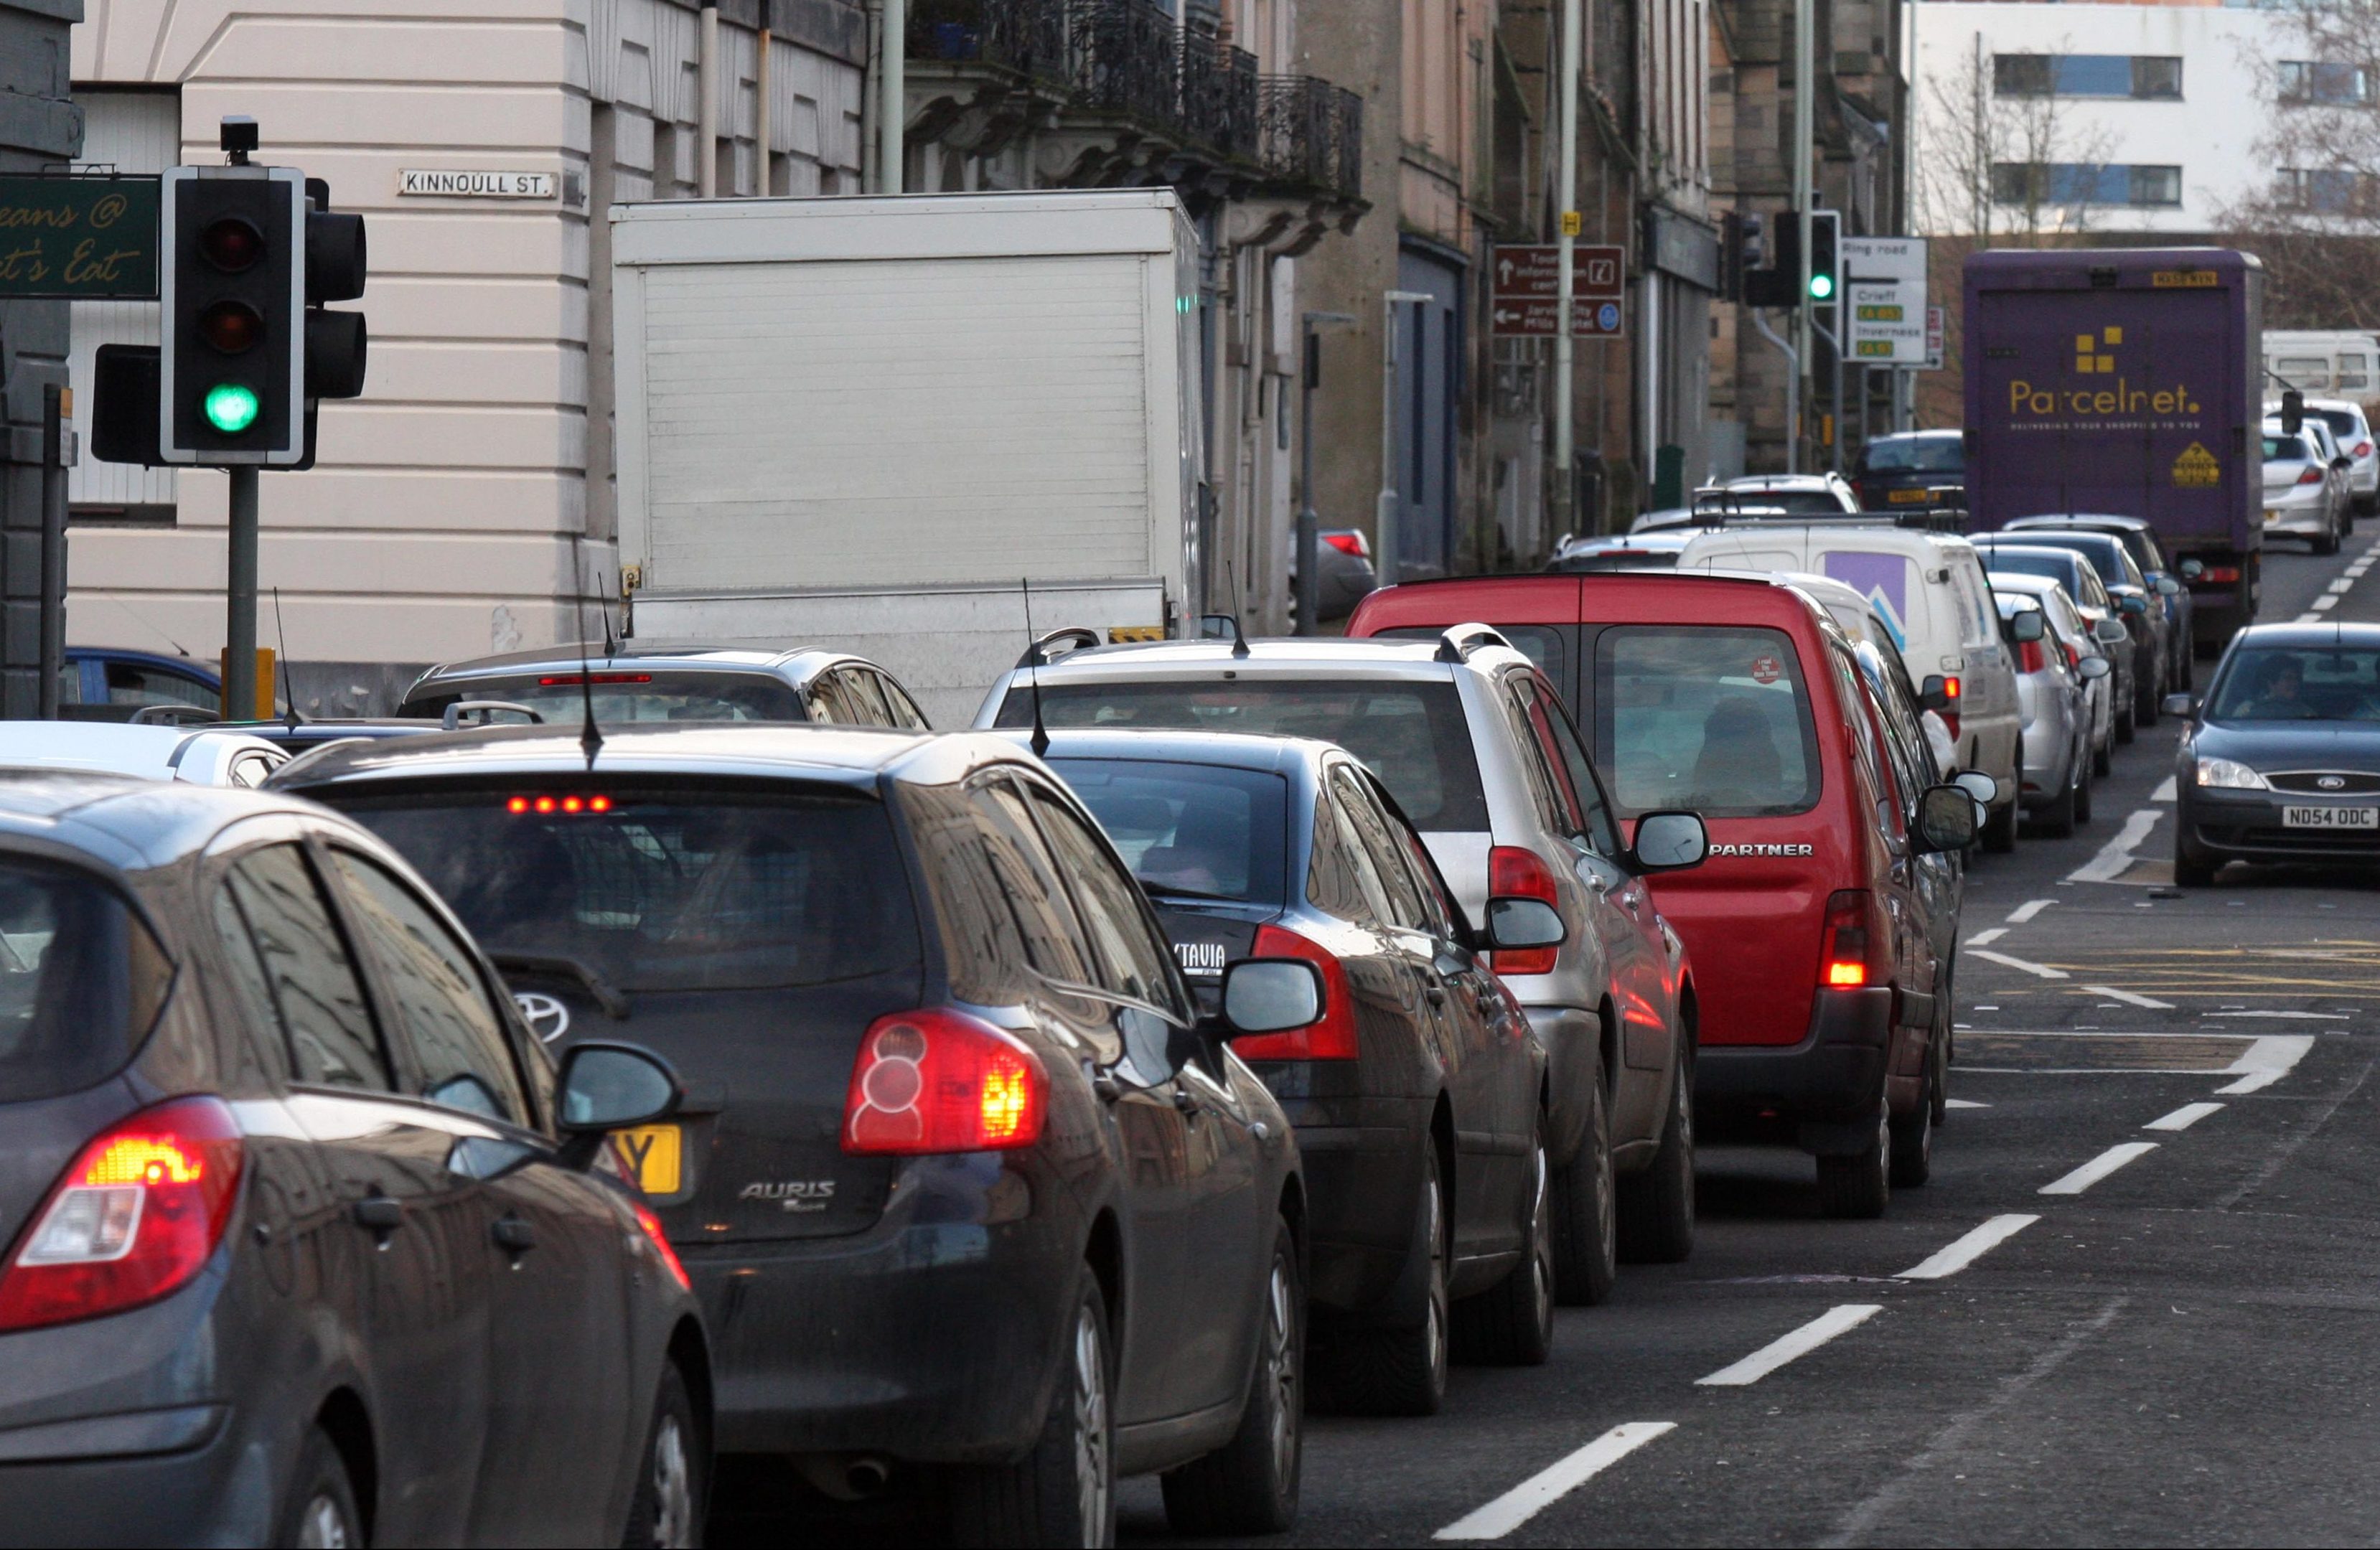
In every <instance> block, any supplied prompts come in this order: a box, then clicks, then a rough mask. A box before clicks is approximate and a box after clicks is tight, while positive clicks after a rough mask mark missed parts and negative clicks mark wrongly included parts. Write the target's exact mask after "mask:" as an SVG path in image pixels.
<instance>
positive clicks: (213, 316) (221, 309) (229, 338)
mask: <svg viewBox="0 0 2380 1550" xmlns="http://www.w3.org/2000/svg"><path fill="white" fill-rule="evenodd" d="M199 337H200V338H201V339H204V340H205V341H206V342H207V343H208V344H210V345H213V346H214V347H215V348H216V349H218V350H221V351H222V352H223V353H224V354H225V355H227V356H236V355H238V354H240V353H241V352H243V351H245V350H247V349H248V348H249V346H251V345H254V344H255V343H256V342H257V341H258V340H260V339H261V338H263V337H264V319H263V318H262V317H261V316H260V315H259V314H258V312H257V310H256V309H255V308H253V307H250V306H249V304H248V303H247V302H244V301H218V302H216V303H215V304H214V305H213V306H212V307H210V308H208V309H206V310H205V311H203V312H201V313H200V314H199Z"/></svg>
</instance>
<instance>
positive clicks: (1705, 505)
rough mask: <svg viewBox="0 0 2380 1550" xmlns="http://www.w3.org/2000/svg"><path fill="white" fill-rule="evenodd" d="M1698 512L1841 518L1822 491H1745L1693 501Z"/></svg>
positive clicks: (1831, 499)
mask: <svg viewBox="0 0 2380 1550" xmlns="http://www.w3.org/2000/svg"><path fill="white" fill-rule="evenodd" d="M1694 510H1696V511H1698V512H1730V513H1735V514H1738V515H1743V516H1840V515H1842V511H1843V503H1841V502H1840V501H1839V500H1837V499H1835V497H1834V494H1833V493H1832V492H1831V491H1829V490H1743V491H1742V492H1740V493H1730V494H1725V495H1702V496H1697V497H1695V500H1694Z"/></svg>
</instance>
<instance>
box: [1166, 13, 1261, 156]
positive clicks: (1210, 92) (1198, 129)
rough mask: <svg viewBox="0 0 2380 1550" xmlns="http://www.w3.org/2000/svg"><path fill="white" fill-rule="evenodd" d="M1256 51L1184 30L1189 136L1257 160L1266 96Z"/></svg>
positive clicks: (1184, 102)
mask: <svg viewBox="0 0 2380 1550" xmlns="http://www.w3.org/2000/svg"><path fill="white" fill-rule="evenodd" d="M1259 80H1260V78H1259V77H1258V76H1257V56H1256V55H1255V54H1250V53H1249V52H1248V51H1247V50H1246V49H1244V48H1234V47H1233V46H1232V45H1231V44H1230V43H1227V42H1223V41H1222V40H1221V39H1220V38H1218V37H1216V36H1215V35H1214V34H1213V33H1212V32H1209V31H1207V30H1203V29H1200V28H1196V27H1192V28H1188V29H1185V30H1184V32H1183V34H1182V117H1183V122H1184V127H1187V129H1188V130H1189V133H1190V138H1191V139H1195V140H1196V141H1198V142H1199V143H1201V144H1203V145H1208V146H1212V147H1213V148H1214V149H1215V150H1216V151H1219V152H1220V153H1221V154H1222V155H1223V156H1225V157H1226V158H1229V159H1232V160H1236V161H1248V162H1253V161H1255V160H1256V159H1257V144H1258V139H1259V137H1258V132H1257V130H1258V120H1259V114H1258V103H1259V102H1260V100H1261V98H1262V91H1261V88H1260V85H1259Z"/></svg>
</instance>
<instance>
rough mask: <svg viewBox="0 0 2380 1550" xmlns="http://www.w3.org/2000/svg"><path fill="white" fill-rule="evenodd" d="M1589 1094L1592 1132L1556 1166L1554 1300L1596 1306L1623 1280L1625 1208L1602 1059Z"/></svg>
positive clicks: (1572, 1305) (1567, 1305)
mask: <svg viewBox="0 0 2380 1550" xmlns="http://www.w3.org/2000/svg"><path fill="white" fill-rule="evenodd" d="M1591 1086H1592V1090H1591V1091H1590V1093H1589V1094H1588V1096H1587V1105H1586V1134H1585V1135H1584V1136H1583V1137H1581V1138H1580V1140H1579V1144H1578V1153H1577V1155H1576V1156H1573V1157H1572V1158H1571V1159H1570V1161H1568V1162H1566V1163H1564V1164H1563V1165H1562V1166H1561V1167H1560V1168H1558V1169H1554V1188H1553V1213H1554V1300H1555V1301H1556V1302H1560V1304H1561V1305H1562V1306H1563V1307H1565V1308H1592V1307H1595V1306H1597V1304H1598V1303H1601V1302H1604V1301H1606V1300H1607V1299H1609V1297H1610V1295H1611V1288H1612V1286H1613V1284H1614V1283H1616V1282H1617V1281H1618V1280H1619V1279H1620V1225H1619V1220H1618V1217H1619V1211H1618V1207H1617V1205H1616V1204H1615V1201H1614V1196H1615V1195H1616V1194H1617V1193H1618V1192H1617V1191H1616V1190H1614V1189H1613V1187H1612V1177H1611V1111H1610V1108H1609V1104H1608V1100H1607V1099H1606V1097H1605V1096H1604V1091H1603V1066H1602V1062H1601V1061H1600V1060H1597V1063H1596V1067H1595V1072H1594V1081H1593V1083H1592V1084H1591Z"/></svg>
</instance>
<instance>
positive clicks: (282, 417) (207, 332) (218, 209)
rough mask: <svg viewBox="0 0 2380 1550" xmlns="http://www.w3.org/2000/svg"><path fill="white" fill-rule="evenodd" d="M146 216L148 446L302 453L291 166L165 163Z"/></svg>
mask: <svg viewBox="0 0 2380 1550" xmlns="http://www.w3.org/2000/svg"><path fill="white" fill-rule="evenodd" d="M162 183H163V187H162V189H161V195H162V197H161V200H160V201H159V212H158V222H159V229H160V235H161V236H162V237H163V241H164V249H165V251H164V262H163V263H161V264H160V265H159V266H158V281H159V285H158V302H159V319H158V322H159V329H158V338H159V347H160V349H161V351H162V357H161V360H160V366H159V372H158V385H159V403H158V410H157V445H158V452H159V454H160V455H162V456H163V457H164V460H165V461H166V462H168V463H206V464H214V465H226V466H227V465H232V464H261V465H264V466H290V465H294V464H297V463H298V462H300V461H302V460H303V458H304V456H305V453H306V445H305V398H306V379H305V369H306V356H307V350H306V333H307V328H306V316H305V314H306V293H305V285H306V243H305V236H306V191H305V177H304V175H303V174H301V173H299V172H298V171H297V169H296V168H295V167H260V166H249V165H237V166H227V167H168V168H166V169H165V172H164V176H163V180H162Z"/></svg>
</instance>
